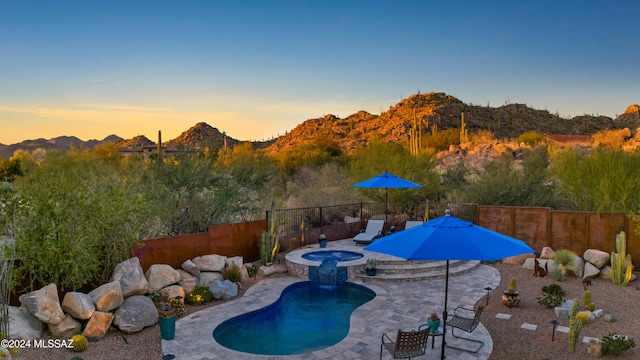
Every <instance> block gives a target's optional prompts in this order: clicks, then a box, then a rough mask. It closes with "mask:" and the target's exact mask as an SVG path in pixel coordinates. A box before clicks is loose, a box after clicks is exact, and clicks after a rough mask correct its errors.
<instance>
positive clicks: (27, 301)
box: [20, 283, 64, 325]
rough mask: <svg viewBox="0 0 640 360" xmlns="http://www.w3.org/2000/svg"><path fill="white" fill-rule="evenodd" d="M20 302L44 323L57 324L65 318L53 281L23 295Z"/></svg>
mask: <svg viewBox="0 0 640 360" xmlns="http://www.w3.org/2000/svg"><path fill="white" fill-rule="evenodd" d="M20 303H21V304H22V305H24V306H25V307H26V308H27V309H28V310H29V312H31V314H33V316H35V317H36V318H37V319H38V320H40V321H42V322H43V323H46V324H53V325H56V324H59V323H60V322H61V321H62V320H63V319H64V312H63V311H62V307H60V299H59V298H58V288H57V287H56V284H53V283H52V284H49V285H47V286H45V287H43V288H41V289H40V290H36V291H32V292H30V293H28V294H24V295H21V296H20Z"/></svg>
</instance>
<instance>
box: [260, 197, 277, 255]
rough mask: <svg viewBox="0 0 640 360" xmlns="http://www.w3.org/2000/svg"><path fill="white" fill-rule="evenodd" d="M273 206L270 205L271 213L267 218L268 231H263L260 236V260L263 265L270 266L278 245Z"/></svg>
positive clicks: (272, 204)
mask: <svg viewBox="0 0 640 360" xmlns="http://www.w3.org/2000/svg"><path fill="white" fill-rule="evenodd" d="M274 210H275V204H274V203H273V202H272V203H271V211H270V212H269V213H270V215H271V216H270V217H269V231H264V232H262V234H261V235H260V260H261V261H262V263H263V264H265V265H271V263H273V259H274V258H275V257H276V254H277V253H278V249H279V248H280V243H279V241H278V237H279V232H280V231H279V229H278V227H277V226H276V214H275V211H274Z"/></svg>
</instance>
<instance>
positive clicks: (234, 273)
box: [222, 265, 242, 283]
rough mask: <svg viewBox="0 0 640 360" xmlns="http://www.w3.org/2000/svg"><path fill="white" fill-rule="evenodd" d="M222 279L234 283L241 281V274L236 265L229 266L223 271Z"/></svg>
mask: <svg viewBox="0 0 640 360" xmlns="http://www.w3.org/2000/svg"><path fill="white" fill-rule="evenodd" d="M222 278H223V279H225V280H229V281H231V282H234V283H239V282H241V281H242V273H241V272H240V268H239V267H238V266H237V265H231V266H229V267H227V268H225V269H224V272H223V273H222Z"/></svg>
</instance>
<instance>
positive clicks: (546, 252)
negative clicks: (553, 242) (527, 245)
mask: <svg viewBox="0 0 640 360" xmlns="http://www.w3.org/2000/svg"><path fill="white" fill-rule="evenodd" d="M555 257H556V252H555V251H553V249H552V248H550V247H548V246H545V247H543V248H542V251H541V252H540V259H547V260H553V259H554V258H555Z"/></svg>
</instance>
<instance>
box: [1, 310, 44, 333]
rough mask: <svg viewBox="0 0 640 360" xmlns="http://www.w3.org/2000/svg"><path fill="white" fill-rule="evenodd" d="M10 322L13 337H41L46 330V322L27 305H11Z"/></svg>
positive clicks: (10, 331)
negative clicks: (36, 315)
mask: <svg viewBox="0 0 640 360" xmlns="http://www.w3.org/2000/svg"><path fill="white" fill-rule="evenodd" d="M9 324H10V326H9V338H11V339H23V340H35V339H39V338H41V337H42V331H43V330H44V324H43V323H42V322H41V321H40V320H38V319H36V317H35V316H33V314H31V312H30V311H29V310H27V309H26V308H25V307H17V306H9Z"/></svg>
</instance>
